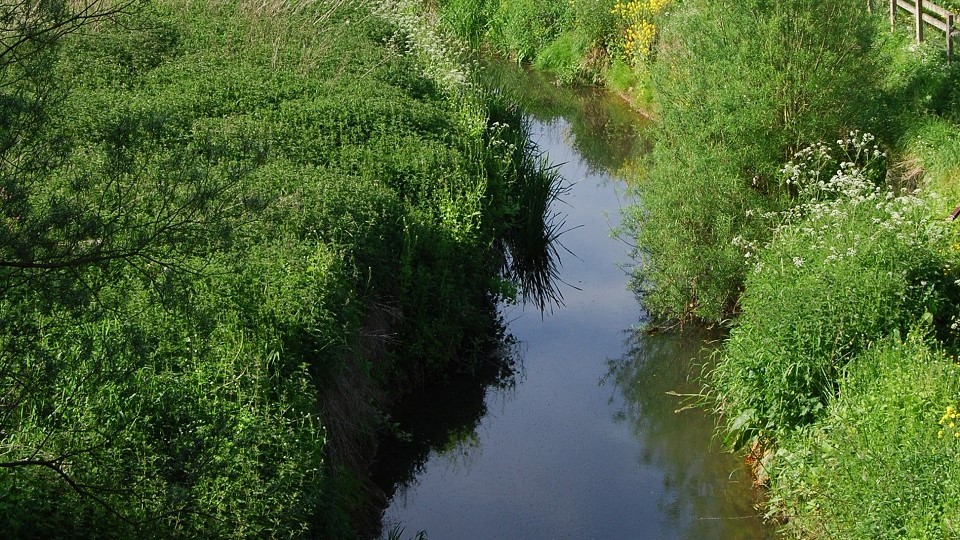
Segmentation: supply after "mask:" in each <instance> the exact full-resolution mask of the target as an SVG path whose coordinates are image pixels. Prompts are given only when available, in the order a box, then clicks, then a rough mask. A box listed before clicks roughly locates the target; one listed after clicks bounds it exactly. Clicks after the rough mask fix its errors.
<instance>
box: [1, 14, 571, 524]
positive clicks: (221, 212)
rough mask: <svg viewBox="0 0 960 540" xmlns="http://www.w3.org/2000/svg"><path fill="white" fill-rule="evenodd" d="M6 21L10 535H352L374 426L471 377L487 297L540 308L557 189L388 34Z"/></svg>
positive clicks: (274, 26) (506, 129) (516, 144)
mask: <svg viewBox="0 0 960 540" xmlns="http://www.w3.org/2000/svg"><path fill="white" fill-rule="evenodd" d="M24 6H33V4H32V3H27V4H22V3H21V4H17V3H15V4H9V5H6V6H3V7H0V10H2V13H3V17H4V20H7V21H13V22H14V23H16V24H10V25H5V29H4V30H2V34H0V117H2V118H3V122H2V128H0V156H2V159H0V230H2V232H0V395H2V398H0V399H2V401H0V404H2V407H0V411H2V416H0V442H2V446H0V466H2V475H0V523H2V524H3V530H4V531H5V534H8V535H11V536H15V537H43V538H49V537H117V538H130V537H138V538H143V537H159V538H166V537H255V538H261V537H292V536H309V537H320V538H348V537H351V536H353V535H354V533H355V529H356V526H357V525H356V523H355V522H354V520H355V519H356V516H358V515H360V514H362V513H363V512H364V511H366V510H367V509H366V508H365V505H367V504H368V502H367V501H365V500H364V495H363V492H364V490H366V489H367V487H366V486H365V485H364V482H366V479H365V474H366V473H365V472H364V467H365V465H364V460H365V459H368V458H369V454H370V452H372V451H373V445H372V437H373V436H374V432H375V430H376V428H377V427H378V426H377V422H378V419H379V418H380V417H381V410H382V408H383V407H384V406H385V405H386V404H387V403H388V402H389V400H390V399H392V398H393V397H395V396H396V395H398V394H399V393H401V392H403V391H404V390H405V389H408V388H410V387H412V386H415V385H416V384H419V383H421V382H422V381H425V380H430V379H435V378H441V377H443V376H444V374H446V373H449V372H451V371H456V370H470V369H472V365H473V364H474V360H475V359H474V358H472V355H473V354H481V353H480V350H481V349H482V348H480V347H473V346H471V344H474V343H477V342H479V341H482V340H484V339H485V336H487V335H489V331H490V328H491V327H492V326H493V324H494V322H493V315H492V311H491V309H492V305H493V301H494V300H495V297H493V295H494V294H512V293H513V292H516V294H519V295H522V296H525V297H529V298H531V299H533V300H535V301H537V302H539V303H541V304H542V303H544V302H548V301H550V299H551V297H550V292H549V290H547V289H546V288H543V287H541V286H542V285H543V283H544V279H545V278H544V272H549V270H550V268H551V264H552V263H551V262H550V260H549V259H544V258H543V257H542V254H544V253H547V245H548V244H549V242H550V240H551V239H552V235H553V234H555V231H554V230H553V229H552V228H551V226H550V224H549V215H548V213H547V211H546V209H545V208H546V207H545V206H544V205H545V204H546V201H548V200H549V199H550V197H552V196H553V194H554V191H553V190H554V188H555V183H554V181H555V178H554V177H553V176H552V175H551V174H549V173H548V172H545V170H544V168H543V165H542V163H541V161H540V160H539V159H537V158H536V156H535V155H533V154H532V153H531V149H530V148H529V147H528V146H527V145H526V143H525V142H524V140H525V139H524V134H523V132H522V130H521V129H520V127H521V125H520V117H519V115H518V114H517V113H516V111H515V110H512V109H511V108H510V107H509V106H507V105H506V104H504V103H503V102H500V101H497V100H496V99H495V97H494V96H484V95H481V93H480V91H479V90H477V89H476V88H475V87H473V86H471V85H470V84H469V80H468V79H469V77H468V76H466V75H464V74H465V73H466V72H465V71H463V72H457V71H456V68H458V67H459V64H458V63H457V59H456V58H454V57H451V56H449V55H445V53H444V51H443V50H441V49H438V48H433V49H430V48H425V47H424V44H425V43H427V41H426V40H425V36H427V35H428V34H429V32H428V29H426V28H424V27H422V26H421V27H420V28H419V31H420V35H419V36H414V37H415V38H418V39H419V41H418V39H412V38H411V39H408V33H409V32H411V31H412V29H410V28H404V27H402V26H400V27H398V26H397V24H402V23H404V22H405V20H404V19H402V18H401V17H399V7H398V6H390V5H386V6H374V5H364V4H348V3H345V2H338V1H333V0H331V1H322V2H317V3H285V2H274V3H252V2H244V1H237V2H206V1H199V2H190V3H186V4H183V3H174V2H166V1H162V0H158V1H156V2H147V1H143V2H139V3H136V4H129V3H124V4H117V5H116V9H114V8H112V7H111V6H112V4H106V3H95V2H91V3H90V4H88V5H86V6H84V5H81V4H78V3H74V2H57V1H54V2H43V3H40V4H38V5H37V9H38V10H40V11H37V12H34V11H29V10H26V11H25V8H24ZM22 8H23V9H22ZM84 9H85V10H86V11H82V10H84ZM74 10H81V11H74ZM391 10H398V11H397V12H396V13H395V12H393V11H391ZM387 15H390V16H387ZM393 15H398V16H393ZM388 19H390V20H394V21H400V22H394V23H389V22H386V21H387V20H388ZM406 22H409V21H406ZM11 28H12V29H11ZM436 42H437V43H439V41H436ZM423 73H426V74H427V75H429V76H426V75H423ZM538 254H539V255H541V256H540V257H538V256H537V255H538ZM491 286H495V289H494V290H493V293H491ZM518 288H519V290H518Z"/></svg>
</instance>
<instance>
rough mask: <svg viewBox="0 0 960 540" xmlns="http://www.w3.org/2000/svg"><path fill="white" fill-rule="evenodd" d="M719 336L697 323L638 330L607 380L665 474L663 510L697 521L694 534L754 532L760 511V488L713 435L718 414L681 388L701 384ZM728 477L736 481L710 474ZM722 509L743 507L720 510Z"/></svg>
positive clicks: (649, 459)
mask: <svg viewBox="0 0 960 540" xmlns="http://www.w3.org/2000/svg"><path fill="white" fill-rule="evenodd" d="M711 337H713V336H710V335H708V334H706V333H705V332H702V331H689V330H688V331H684V332H678V333H670V334H659V335H649V334H647V333H646V332H644V331H635V332H631V333H630V335H629V336H628V338H627V340H626V344H627V350H628V353H627V354H626V355H625V356H624V357H622V358H620V359H616V360H609V361H608V373H607V375H606V377H605V378H604V381H603V382H604V384H613V387H614V388H615V389H616V390H617V392H616V395H615V396H614V397H613V398H611V401H614V402H617V401H618V399H622V401H621V402H619V403H618V404H619V408H618V410H617V411H616V413H615V416H614V417H615V419H616V420H617V421H619V422H627V423H629V425H630V428H631V431H633V433H634V436H635V437H636V438H637V440H638V441H639V442H640V444H641V454H640V458H639V460H640V462H641V463H642V464H643V465H653V466H655V467H656V468H657V469H658V470H659V471H661V473H662V475H663V486H662V488H661V489H662V495H661V497H660V499H659V501H660V502H659V504H660V506H661V512H662V513H663V515H664V516H667V517H668V518H669V519H671V520H674V521H677V522H683V521H686V522H687V523H689V524H690V525H689V527H690V528H689V530H688V533H689V534H688V537H691V538H700V537H712V536H716V535H717V531H718V530H724V531H728V532H730V534H733V535H737V534H746V533H745V532H744V531H749V530H756V529H753V528H747V526H748V525H750V526H751V527H754V526H755V524H756V522H755V521H753V522H750V519H744V518H745V517H748V516H749V517H752V518H755V519H759V518H756V517H755V516H756V514H757V512H756V511H755V510H754V509H753V508H752V507H751V504H752V500H753V492H752V491H751V489H750V485H751V483H750V479H749V477H748V476H747V473H746V471H744V470H742V467H741V465H740V464H739V463H738V461H737V458H735V457H734V456H732V455H730V454H726V453H723V452H722V449H721V448H720V445H719V443H718V442H717V441H716V440H714V439H713V430H714V426H715V422H714V420H713V419H712V418H711V417H710V416H709V415H708V414H707V413H706V412H705V411H703V410H701V409H698V408H695V409H692V410H691V409H690V407H687V405H689V402H688V401H685V400H684V399H683V398H680V397H677V396H676V394H681V395H696V394H697V393H698V392H699V385H698V383H697V382H696V376H697V374H698V373H699V369H701V368H702V366H703V363H704V362H705V361H707V359H708V357H709V353H708V351H706V350H705V348H704V347H705V345H706V346H709V342H708V341H707V339H709V338H711ZM678 409H679V410H678ZM728 477H729V478H730V482H711V481H710V480H709V479H712V478H728ZM720 509H726V510H725V511H726V512H731V511H732V512H734V513H735V515H727V516H718V515H716V514H717V513H719V512H720V511H721V510H720ZM731 509H732V510H731ZM718 518H719V519H718ZM734 518H736V519H734ZM740 526H743V527H744V528H743V529H739V528H738V527H740ZM718 527H719V528H720V529H718Z"/></svg>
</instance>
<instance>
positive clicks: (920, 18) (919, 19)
mask: <svg viewBox="0 0 960 540" xmlns="http://www.w3.org/2000/svg"><path fill="white" fill-rule="evenodd" d="M914 4H915V6H916V7H915V9H916V10H917V13H916V16H917V43H920V42H921V41H923V0H915V2H914Z"/></svg>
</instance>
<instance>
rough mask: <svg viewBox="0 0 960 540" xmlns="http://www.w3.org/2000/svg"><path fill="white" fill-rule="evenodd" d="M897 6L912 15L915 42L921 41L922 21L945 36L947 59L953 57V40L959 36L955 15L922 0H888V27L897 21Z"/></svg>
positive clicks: (892, 26) (891, 27)
mask: <svg viewBox="0 0 960 540" xmlns="http://www.w3.org/2000/svg"><path fill="white" fill-rule="evenodd" d="M897 8H901V9H905V10H906V11H907V12H908V13H910V14H911V15H913V20H914V29H915V32H916V36H917V43H919V42H921V41H923V30H924V23H926V24H928V25H930V26H932V27H934V28H936V29H937V30H940V31H941V32H943V33H944V35H945V36H946V38H947V61H948V62H949V61H950V60H951V59H952V58H953V40H954V38H956V37H958V36H960V32H958V31H957V26H956V23H957V15H956V14H955V13H951V12H950V11H948V10H946V9H944V8H942V7H940V6H938V5H936V4H934V3H933V2H925V1H924V0H910V1H907V0H890V29H891V30H893V28H894V26H895V25H896V22H897Z"/></svg>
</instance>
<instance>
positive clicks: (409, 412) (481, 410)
mask: <svg viewBox="0 0 960 540" xmlns="http://www.w3.org/2000/svg"><path fill="white" fill-rule="evenodd" d="M517 350H518V349H517V347H516V343H515V341H514V339H513V338H512V337H511V336H509V335H507V334H506V333H505V327H504V322H503V321H502V320H500V321H499V322H498V324H497V331H496V332H494V334H493V335H491V336H490V340H489V342H488V343H487V352H486V354H485V355H484V357H485V360H484V361H482V362H481V363H480V365H479V366H478V367H477V369H475V370H474V371H472V372H468V373H458V374H454V375H453V376H452V377H451V378H448V379H446V380H443V381H437V382H434V383H431V384H428V385H426V386H425V387H423V388H421V389H420V390H419V391H417V392H415V393H412V394H408V395H407V396H405V397H404V398H403V399H402V400H401V401H400V402H399V403H397V404H396V405H395V406H394V407H393V408H392V409H391V414H390V418H389V419H388V422H387V424H388V428H387V429H385V430H384V432H383V433H382V435H381V438H380V444H379V448H378V450H377V460H376V461H375V462H374V463H373V465H372V466H371V470H370V472H371V478H372V480H373V482H374V484H375V485H376V486H377V487H378V488H379V489H380V490H381V491H382V493H383V495H384V496H385V499H384V502H388V501H389V500H391V499H393V498H395V497H397V496H399V497H402V496H403V493H404V492H405V491H406V489H408V488H410V487H411V486H415V485H416V484H417V477H418V476H419V475H420V474H421V473H423V472H424V467H425V465H426V462H427V460H428V458H429V457H430V456H431V454H432V453H433V454H435V455H442V456H444V457H445V459H446V460H447V461H448V463H450V464H453V465H459V466H469V462H470V460H471V459H474V458H475V457H476V454H477V453H478V452H479V451H480V439H479V436H478V435H477V426H479V425H480V422H481V420H482V419H483V418H484V416H486V414H487V396H488V394H489V393H490V392H500V393H507V392H510V391H511V390H512V389H513V388H514V387H515V386H516V382H517V378H518V377H519V373H518V366H519V361H518V353H517Z"/></svg>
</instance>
